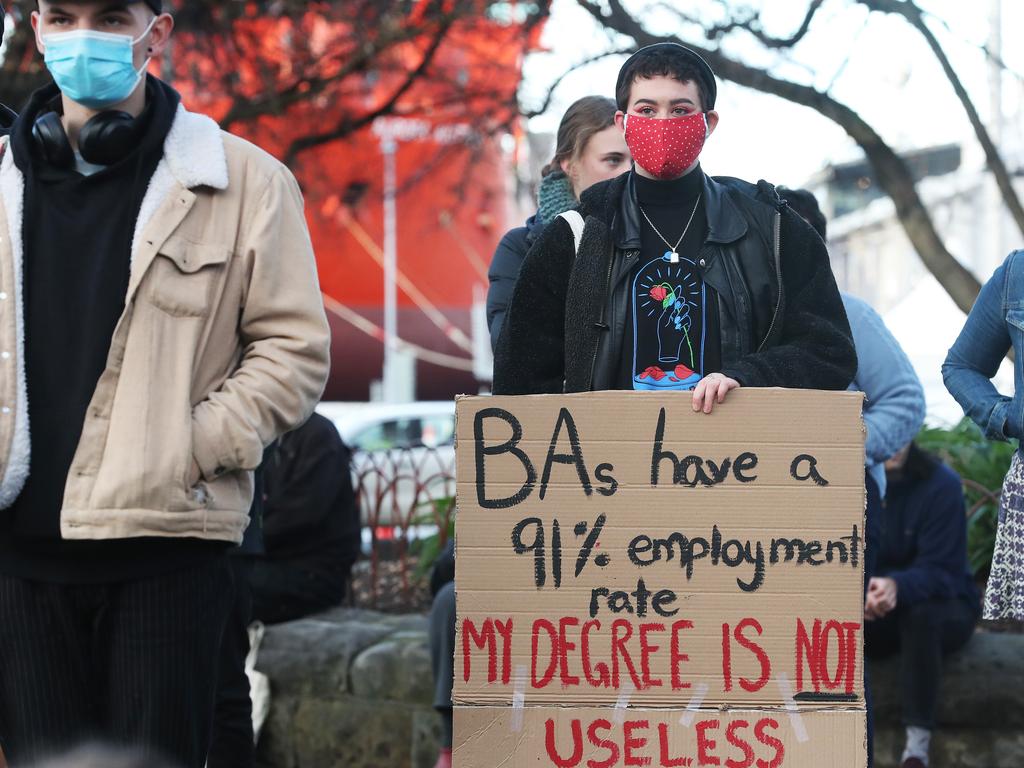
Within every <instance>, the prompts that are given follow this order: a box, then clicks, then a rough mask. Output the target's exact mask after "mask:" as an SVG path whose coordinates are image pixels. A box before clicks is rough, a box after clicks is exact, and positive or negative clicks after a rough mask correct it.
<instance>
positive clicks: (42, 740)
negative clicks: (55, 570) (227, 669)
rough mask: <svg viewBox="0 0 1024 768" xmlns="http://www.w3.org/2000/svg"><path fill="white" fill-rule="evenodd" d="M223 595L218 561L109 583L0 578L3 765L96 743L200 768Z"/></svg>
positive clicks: (227, 583)
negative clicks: (131, 748)
mask: <svg viewBox="0 0 1024 768" xmlns="http://www.w3.org/2000/svg"><path fill="white" fill-rule="evenodd" d="M231 593H232V578H231V573H230V570H229V568H228V564H227V560H226V556H218V557H214V558H212V559H211V560H210V561H209V562H207V563H204V564H203V565H200V566H198V567H195V568H192V569H189V570H182V571H176V572H173V573H169V574H164V575H161V576H157V577H154V578H148V579H143V580H139V581H128V582H123V583H117V584H98V585H97V584H93V585H67V584H48V583H38V582H32V581H25V580H23V579H18V578H11V577H8V576H2V575H0V744H2V746H3V750H4V753H5V754H6V756H7V759H8V760H9V761H10V762H11V764H12V765H14V766H17V765H20V764H24V763H26V762H29V761H32V760H34V759H37V758H38V757H39V756H40V755H44V754H50V753H52V752H55V751H60V750H63V749H65V748H67V747H70V746H73V745H75V744H77V743H79V742H80V741H82V740H84V739H89V740H96V739H99V740H102V741H105V742H111V743H113V744H124V745H131V746H134V747H139V748H141V749H142V750H143V751H147V752H150V753H152V754H154V755H156V754H162V755H165V756H167V757H169V758H171V759H174V760H177V761H178V762H179V763H181V765H182V766H183V767H185V768H192V767H193V766H194V767H195V768H202V766H203V764H204V762H205V760H206V752H207V749H208V748H209V742H210V729H211V722H212V713H213V701H214V695H215V692H216V687H217V666H218V658H219V654H218V647H219V645H220V639H221V634H222V632H223V630H224V623H225V620H226V617H227V614H228V610H229V605H230V600H231Z"/></svg>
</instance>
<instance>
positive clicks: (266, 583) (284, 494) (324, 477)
mask: <svg viewBox="0 0 1024 768" xmlns="http://www.w3.org/2000/svg"><path fill="white" fill-rule="evenodd" d="M349 458H350V452H349V449H348V447H347V446H346V445H345V443H344V442H342V440H341V437H340V436H339V435H338V430H337V429H336V428H335V427H334V424H332V423H331V421H330V420H328V419H326V418H324V417H323V416H321V415H320V414H317V413H314V414H313V415H312V416H311V417H310V419H309V421H307V422H306V423H305V424H303V425H302V426H301V427H299V428H298V429H296V430H293V431H292V432H289V433H287V434H286V435H284V436H283V437H282V438H281V439H280V440H279V441H278V447H277V450H276V451H274V452H273V454H272V455H271V456H270V457H269V458H268V459H267V461H266V462H265V463H264V465H263V470H264V473H263V482H264V490H265V496H264V506H263V545H264V550H265V552H266V554H265V555H263V556H261V557H259V558H254V559H253V560H252V563H251V568H250V572H249V584H250V586H251V587H252V617H253V619H256V620H258V621H262V622H264V623H267V624H275V623H278V622H282V621H291V620H292V619H298V618H301V617H303V616H308V615H310V614H312V613H317V612H319V611H323V610H326V609H327V608H330V607H332V606H335V605H339V604H340V603H341V601H342V600H343V599H344V597H345V591H346V588H347V584H348V580H349V572H350V570H351V568H352V564H353V563H354V562H355V561H356V558H357V557H358V555H359V545H360V535H361V527H360V520H359V508H358V505H357V504H356V497H355V492H354V491H353V489H352V477H351V474H350V472H349Z"/></svg>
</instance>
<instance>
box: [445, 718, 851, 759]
mask: <svg viewBox="0 0 1024 768" xmlns="http://www.w3.org/2000/svg"><path fill="white" fill-rule="evenodd" d="M865 726H866V723H865V720H864V714H863V712H861V713H859V714H858V713H854V712H838V711H832V710H822V709H816V710H814V711H810V712H798V713H791V712H787V711H779V712H777V711H766V710H757V711H751V710H729V711H727V712H719V711H717V710H707V709H701V710H694V711H686V710H684V711H682V712H679V711H675V710H670V709H632V708H630V709H619V710H608V709H594V708H588V707H525V708H524V709H522V710H515V709H512V708H511V707H464V708H460V709H459V710H457V717H456V749H455V765H456V766H457V768H463V766H466V767H467V768H488V767H489V766H499V765H500V766H502V767H503V768H504V766H521V765H522V766H525V765H530V766H537V765H549V766H558V768H576V767H577V766H580V768H583V767H586V768H611V767H612V766H620V765H624V766H628V765H649V766H661V767H664V768H667V767H670V766H713V765H717V766H726V767H727V768H741V767H742V768H755V767H756V768H821V767H822V766H829V767H830V768H832V766H841V767H845V766H858V767H859V768H863V766H864V765H865V763H866V761H867V756H866V754H865V751H864V741H865V738H866V731H865Z"/></svg>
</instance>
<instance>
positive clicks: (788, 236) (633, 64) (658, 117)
mask: <svg viewBox="0 0 1024 768" xmlns="http://www.w3.org/2000/svg"><path fill="white" fill-rule="evenodd" d="M716 93H717V86H716V82H715V75H714V73H713V72H712V70H711V68H710V67H709V66H708V64H707V62H705V61H704V59H702V58H701V57H700V56H699V55H697V54H696V53H695V52H693V51H691V50H690V49H688V48H685V47H683V46H681V45H677V44H674V43H660V44H657V45H653V46H649V47H647V48H643V49H641V50H640V51H638V52H636V53H635V54H633V55H632V56H631V57H630V58H629V59H627V61H626V62H625V64H623V66H622V69H621V70H620V72H619V77H618V82H617V84H616V102H617V105H618V108H619V111H618V112H617V113H616V118H615V119H616V125H617V126H619V128H620V129H621V130H622V131H623V134H624V136H625V140H626V144H627V146H628V147H629V149H630V152H631V153H632V155H633V159H634V168H633V171H632V172H631V173H628V174H624V175H622V176H620V177H618V178H616V179H612V180H610V181H606V182H602V183H599V184H595V185H594V186H593V187H591V188H590V189H588V190H587V191H586V192H584V193H583V196H582V198H581V204H580V207H579V214H580V216H581V217H582V220H583V221H582V222H580V221H579V219H578V218H577V219H574V217H573V215H571V214H563V216H562V217H559V218H560V219H561V220H556V221H554V222H553V223H552V224H551V225H550V226H549V227H548V228H547V229H546V230H545V231H544V232H543V234H542V235H541V236H540V238H539V239H538V240H537V242H536V243H535V244H534V246H533V247H532V248H531V250H530V252H529V253H528V254H527V257H526V260H525V261H524V263H523V267H522V270H521V272H520V275H519V281H518V283H517V285H516V288H515V291H514V292H513V295H512V301H511V304H510V306H509V311H508V315H507V317H506V320H505V330H504V332H503V333H502V336H501V338H500V339H499V342H498V347H497V350H496V353H495V363H494V391H495V393H503V394H527V393H555V392H563V391H564V392H579V391H587V390H601V389H631V390H646V391H678V390H692V391H693V393H694V396H693V407H694V408H695V409H699V410H704V411H705V412H708V413H710V412H711V410H712V408H713V406H714V403H715V402H722V401H723V400H724V399H725V397H726V395H727V393H728V392H729V391H730V390H732V389H734V388H736V387H739V386H751V387H766V386H780V387H804V388H816V389H844V388H845V387H846V386H847V385H848V384H849V383H850V381H851V380H852V379H853V375H854V372H855V370H856V364H857V360H856V354H855V353H854V349H853V342H852V338H851V334H850V327H849V324H848V322H847V319H846V313H845V312H844V310H843V306H842V302H841V301H840V298H839V292H838V290H837V289H836V285H835V279H834V277H833V275H832V271H831V268H830V266H829V261H828V254H827V253H826V250H825V245H824V243H822V242H821V239H820V238H819V237H818V236H817V235H816V234H815V233H814V231H813V230H812V229H811V228H810V227H809V226H808V225H807V224H806V223H805V222H804V221H803V220H802V219H800V217H799V216H796V215H795V214H793V213H792V212H791V211H789V210H788V209H787V207H786V205H785V203H784V202H783V201H782V200H781V199H780V198H779V196H778V194H776V192H775V189H774V188H773V187H772V186H771V185H770V184H768V183H766V182H759V183H758V184H757V185H753V184H748V183H746V182H743V181H739V180H737V179H731V178H711V177H709V176H707V175H705V174H704V171H703V170H702V168H701V166H700V163H699V157H700V153H701V149H702V148H703V145H704V142H705V141H706V140H707V139H708V138H710V137H711V135H712V134H713V132H714V130H715V127H716V126H717V125H718V121H719V115H718V112H716V111H715V109H714V107H715V97H716ZM581 224H582V227H581V226H580V225H581ZM577 235H578V236H579V238H578V243H577Z"/></svg>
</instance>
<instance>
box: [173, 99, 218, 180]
mask: <svg viewBox="0 0 1024 768" xmlns="http://www.w3.org/2000/svg"><path fill="white" fill-rule="evenodd" d="M164 160H166V161H167V167H168V170H170V172H171V175H172V176H173V177H174V178H175V180H177V181H178V182H179V183H180V184H181V185H182V186H183V187H185V188H186V189H194V188H195V187H212V188H213V189H219V190H225V189H227V188H228V161H227V154H226V152H225V150H224V137H223V135H222V133H221V130H220V126H218V125H217V123H215V122H214V121H213V120H211V119H210V118H209V117H207V116H206V115H200V114H197V113H195V112H189V111H188V110H187V109H185V107H183V106H181V105H180V104H179V105H178V113H177V114H176V115H175V117H174V123H173V125H171V130H170V131H169V132H168V134H167V139H166V140H165V141H164Z"/></svg>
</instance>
